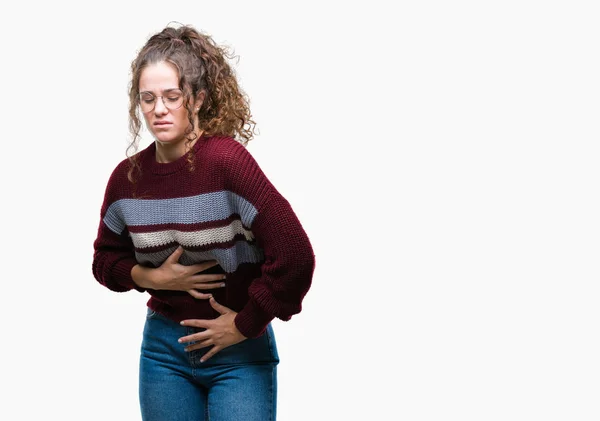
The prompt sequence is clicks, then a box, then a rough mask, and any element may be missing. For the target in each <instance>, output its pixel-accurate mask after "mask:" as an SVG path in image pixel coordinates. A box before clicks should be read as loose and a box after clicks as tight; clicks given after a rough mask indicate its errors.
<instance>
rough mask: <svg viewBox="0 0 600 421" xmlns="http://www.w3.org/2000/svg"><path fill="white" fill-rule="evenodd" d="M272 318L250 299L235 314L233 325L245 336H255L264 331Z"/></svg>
mask: <svg viewBox="0 0 600 421" xmlns="http://www.w3.org/2000/svg"><path fill="white" fill-rule="evenodd" d="M274 318H275V317H274V316H272V315H270V314H268V313H265V312H264V311H263V310H262V309H261V308H260V307H259V306H258V305H257V304H256V303H255V302H254V301H253V300H252V299H250V301H248V304H246V306H245V307H244V308H243V309H242V311H240V312H239V313H238V314H237V316H235V326H236V327H237V328H238V330H239V331H240V333H241V334H242V335H244V336H245V337H246V338H257V337H259V336H260V335H262V334H263V333H264V331H265V329H266V328H267V326H268V325H269V323H271V320H273V319H274Z"/></svg>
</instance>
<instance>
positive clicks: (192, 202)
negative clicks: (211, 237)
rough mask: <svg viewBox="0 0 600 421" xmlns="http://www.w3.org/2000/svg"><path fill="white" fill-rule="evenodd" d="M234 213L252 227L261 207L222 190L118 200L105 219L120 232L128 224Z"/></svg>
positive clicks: (192, 220)
mask: <svg viewBox="0 0 600 421" xmlns="http://www.w3.org/2000/svg"><path fill="white" fill-rule="evenodd" d="M234 213H237V214H239V215H240V216H241V218H242V223H243V224H244V225H245V226H246V227H250V226H251V225H252V222H253V221H254V218H255V217H256V214H257V213H258V211H257V210H256V208H255V207H254V206H253V205H252V203H250V202H248V201H247V200H246V199H244V198H243V197H241V196H238V195H237V194H235V193H233V192H230V191H227V190H221V191H218V192H212V193H205V194H199V195H197V196H190V197H177V198H173V199H121V200H117V201H116V202H114V203H112V204H111V205H110V206H109V208H108V210H107V211H106V215H105V216H104V223H105V224H106V226H107V227H108V228H110V230H111V231H113V232H115V233H116V234H121V233H122V232H123V230H124V229H125V226H127V225H129V226H139V225H155V224H194V223H199V222H208V221H217V220H221V219H226V218H228V217H229V216H231V215H232V214H234Z"/></svg>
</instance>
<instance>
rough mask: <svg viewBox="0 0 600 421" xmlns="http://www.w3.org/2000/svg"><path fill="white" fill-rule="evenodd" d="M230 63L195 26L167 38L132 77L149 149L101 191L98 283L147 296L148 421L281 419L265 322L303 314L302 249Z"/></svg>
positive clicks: (152, 47) (144, 394) (135, 125)
mask: <svg viewBox="0 0 600 421" xmlns="http://www.w3.org/2000/svg"><path fill="white" fill-rule="evenodd" d="M227 58H232V57H231V56H230V55H229V53H228V51H227V49H226V48H224V47H221V46H219V45H217V44H216V43H215V42H214V41H213V39H212V38H211V37H210V36H208V35H206V34H204V33H202V32H200V31H198V30H196V29H194V28H193V27H190V26H182V27H178V28H174V27H166V28H165V29H164V30H162V31H161V32H159V33H157V34H155V35H153V36H152V37H150V38H149V40H148V41H147V43H146V44H145V46H144V47H143V48H142V49H141V51H140V52H139V54H138V56H137V57H136V58H135V60H134V61H133V62H132V66H131V71H132V80H131V85H130V109H129V116H130V129H131V132H132V137H133V139H132V144H131V146H132V147H134V148H135V149H137V144H138V139H139V131H140V128H141V119H140V117H139V115H140V113H141V115H142V116H143V119H144V121H145V123H146V126H147V128H148V130H149V131H150V132H151V133H152V134H153V136H154V138H155V140H154V142H153V143H151V144H150V145H149V146H148V147H147V148H145V149H143V150H141V151H139V152H137V153H135V154H134V155H132V156H130V157H128V158H126V159H123V160H122V161H121V162H120V163H119V164H118V165H117V166H116V168H115V169H114V171H113V172H112V174H111V176H110V178H109V180H108V184H107V187H106V191H105V195H104V202H103V205H102V208H101V212H100V225H99V228H98V235H97V238H96V240H95V242H94V257H93V265H92V271H93V274H94V277H95V278H96V279H97V280H98V282H100V283H101V284H102V285H104V286H106V287H107V288H109V289H111V290H113V291H118V292H123V291H128V290H132V289H135V290H137V291H140V292H147V293H148V294H149V295H150V299H149V300H148V303H147V305H148V309H147V316H146V322H145V326H144V333H143V341H142V346H141V356H140V379H139V381H140V383H139V393H140V407H141V412H142V417H143V419H144V420H145V421H154V420H156V421H176V420H182V421H190V420H196V421H199V420H210V421H228V420H232V421H233V420H235V421H242V420H248V421H251V420H256V421H259V420H260V421H267V420H275V414H276V393H277V378H276V367H277V363H278V362H279V357H278V354H277V347H276V343H275V338H274V334H273V329H272V327H271V321H272V320H273V319H274V318H275V317H277V318H279V319H281V320H289V319H290V318H291V317H292V315H294V314H297V313H299V312H300V310H301V303H302V300H303V298H304V296H305V294H306V293H307V291H308V289H309V287H310V285H311V281H312V276H313V271H314V265H315V260H314V253H313V250H312V246H311V243H310V241H309V238H308V236H307V234H306V232H305V231H304V229H303V227H302V225H301V223H300V222H299V220H298V218H297V216H296V215H295V213H294V211H293V210H292V208H291V207H290V204H289V203H288V201H287V200H286V199H285V198H284V197H283V196H282V195H281V194H280V193H279V192H278V191H277V189H276V188H275V187H274V185H273V184H272V183H271V182H270V181H269V180H268V178H267V177H266V176H265V174H264V173H263V172H262V171H261V169H260V167H259V166H258V164H257V163H256V161H255V160H254V159H253V157H252V155H251V154H250V153H249V152H248V150H247V149H246V147H245V146H246V145H247V143H248V141H250V140H251V139H252V136H253V128H254V125H255V123H254V121H253V120H252V119H251V113H250V109H249V106H248V101H247V98H246V96H245V94H244V93H243V92H242V91H241V89H240V88H239V86H238V83H237V81H236V78H235V75H234V72H233V71H232V69H231V67H230V66H229V64H228V63H227V60H226V59H227Z"/></svg>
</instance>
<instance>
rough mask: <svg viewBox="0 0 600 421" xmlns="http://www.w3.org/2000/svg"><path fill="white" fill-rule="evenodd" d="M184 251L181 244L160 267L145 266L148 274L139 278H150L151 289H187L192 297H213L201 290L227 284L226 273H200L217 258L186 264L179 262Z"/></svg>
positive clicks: (209, 266) (215, 262) (214, 262)
mask: <svg viewBox="0 0 600 421" xmlns="http://www.w3.org/2000/svg"><path fill="white" fill-rule="evenodd" d="M182 253H183V247H181V246H179V247H178V248H177V249H176V250H175V251H174V252H173V253H172V254H171V255H170V256H169V257H167V259H166V260H165V261H164V262H163V263H162V265H160V266H159V267H158V268H156V269H150V268H144V269H147V270H148V271H149V272H146V276H144V274H140V276H139V278H146V279H148V281H149V283H150V285H149V286H148V287H149V288H151V289H156V290H171V291H187V292H188V293H189V294H190V295H191V296H192V297H194V298H198V299H208V298H210V297H211V294H207V293H203V292H200V291H206V290H211V289H216V288H223V287H224V286H225V275H224V274H222V273H216V274H215V273H211V274H199V273H198V272H202V271H205V270H206V269H209V268H211V267H213V266H215V265H217V261H216V260H209V261H206V262H202V263H198V264H195V265H190V266H186V265H182V264H181V263H179V258H180V257H181V255H182ZM140 268H141V267H140ZM144 269H141V270H144ZM132 274H133V272H132ZM138 284H139V282H138ZM141 286H144V285H141Z"/></svg>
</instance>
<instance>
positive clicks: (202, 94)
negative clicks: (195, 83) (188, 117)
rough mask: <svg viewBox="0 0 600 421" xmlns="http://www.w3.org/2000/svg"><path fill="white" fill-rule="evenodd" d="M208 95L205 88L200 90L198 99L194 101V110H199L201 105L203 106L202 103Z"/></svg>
mask: <svg viewBox="0 0 600 421" xmlns="http://www.w3.org/2000/svg"><path fill="white" fill-rule="evenodd" d="M205 97H206V92H204V90H202V91H200V92H198V94H197V95H196V100H195V101H194V110H196V112H198V110H199V109H200V107H202V103H203V102H204V98H205Z"/></svg>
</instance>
